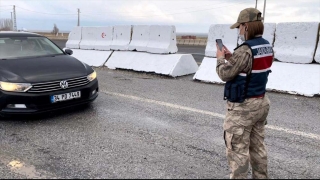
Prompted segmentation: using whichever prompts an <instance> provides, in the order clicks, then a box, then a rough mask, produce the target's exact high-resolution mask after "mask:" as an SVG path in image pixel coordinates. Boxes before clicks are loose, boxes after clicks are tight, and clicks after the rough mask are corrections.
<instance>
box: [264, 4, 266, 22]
mask: <svg viewBox="0 0 320 180" xmlns="http://www.w3.org/2000/svg"><path fill="white" fill-rule="evenodd" d="M265 12H266V0H264V5H263V22H264V21H265V20H266V16H265Z"/></svg>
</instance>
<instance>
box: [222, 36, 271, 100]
mask: <svg viewBox="0 0 320 180" xmlns="http://www.w3.org/2000/svg"><path fill="white" fill-rule="evenodd" d="M243 45H247V46H249V48H250V49H251V52H252V68H251V72H248V73H245V72H241V73H240V74H239V75H237V76H236V77H235V78H234V79H233V80H231V81H227V82H226V84H225V88H224V99H225V100H228V101H230V102H238V103H242V102H243V101H244V100H245V99H246V98H250V97H258V96H262V95H264V94H265V92H266V85H267V82H268V76H269V73H270V72H271V69H270V67H271V65H272V61H273V49H272V45H270V43H269V42H268V41H267V40H265V39H263V38H262V37H256V38H254V39H251V40H247V41H245V42H244V43H243V44H242V45H240V46H239V47H241V46H243ZM239 47H237V48H236V49H238V48H239ZM236 49H234V50H236Z"/></svg>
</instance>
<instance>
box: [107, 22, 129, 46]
mask: <svg viewBox="0 0 320 180" xmlns="http://www.w3.org/2000/svg"><path fill="white" fill-rule="evenodd" d="M113 28H114V29H113V38H112V43H111V47H110V49H111V50H117V51H119V50H121V51H126V50H128V47H129V44H130V41H131V25H125V26H114V27H113Z"/></svg>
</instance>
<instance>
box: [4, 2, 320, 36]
mask: <svg viewBox="0 0 320 180" xmlns="http://www.w3.org/2000/svg"><path fill="white" fill-rule="evenodd" d="M255 3H256V0H0V19H3V18H11V12H12V9H13V6H12V5H15V6H16V17H17V28H18V29H22V28H25V29H27V30H52V28H53V24H54V23H56V24H57V26H58V28H59V29H60V31H61V30H62V31H70V30H71V29H72V28H73V27H74V26H76V25H77V21H78V16H77V9H78V8H79V9H80V25H81V26H107V25H152V24H166V25H175V26H176V29H177V32H195V33H207V32H208V31H209V27H210V25H211V24H232V23H235V22H236V21H237V18H238V15H239V12H240V11H241V10H242V9H244V8H247V7H255ZM263 4H264V0H258V6H257V7H258V9H259V10H260V11H261V12H263ZM319 21H320V0H267V4H266V11H265V22H266V23H270V22H273V23H279V22H319Z"/></svg>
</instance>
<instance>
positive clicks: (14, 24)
mask: <svg viewBox="0 0 320 180" xmlns="http://www.w3.org/2000/svg"><path fill="white" fill-rule="evenodd" d="M13 30H14V31H17V18H16V6H15V5H13Z"/></svg>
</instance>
